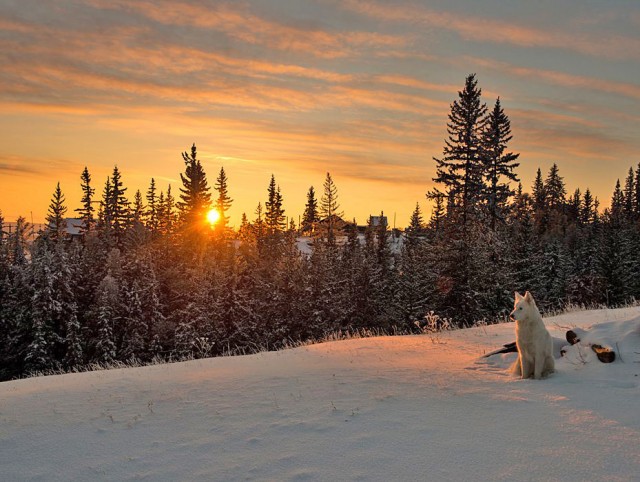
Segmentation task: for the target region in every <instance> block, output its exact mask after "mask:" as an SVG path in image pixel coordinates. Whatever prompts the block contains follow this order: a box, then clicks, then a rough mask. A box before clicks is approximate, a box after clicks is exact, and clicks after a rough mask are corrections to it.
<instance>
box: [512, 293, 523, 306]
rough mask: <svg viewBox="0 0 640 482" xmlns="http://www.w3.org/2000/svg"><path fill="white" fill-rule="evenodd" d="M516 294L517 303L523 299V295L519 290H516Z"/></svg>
mask: <svg viewBox="0 0 640 482" xmlns="http://www.w3.org/2000/svg"><path fill="white" fill-rule="evenodd" d="M514 296H515V298H516V303H517V302H518V301H520V300H521V299H522V295H521V294H520V293H518V292H517V291H516V292H515V294H514Z"/></svg>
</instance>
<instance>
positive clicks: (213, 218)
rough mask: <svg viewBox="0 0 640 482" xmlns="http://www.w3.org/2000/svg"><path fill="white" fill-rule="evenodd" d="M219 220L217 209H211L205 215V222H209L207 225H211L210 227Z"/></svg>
mask: <svg viewBox="0 0 640 482" xmlns="http://www.w3.org/2000/svg"><path fill="white" fill-rule="evenodd" d="M219 220H220V213H219V212H218V210H217V209H211V210H210V211H209V212H208V213H207V221H209V224H211V226H213V225H214V224H216V223H217V222H218V221H219Z"/></svg>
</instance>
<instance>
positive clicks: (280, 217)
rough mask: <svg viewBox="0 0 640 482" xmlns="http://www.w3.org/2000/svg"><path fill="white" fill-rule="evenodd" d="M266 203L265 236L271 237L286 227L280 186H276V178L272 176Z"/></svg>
mask: <svg viewBox="0 0 640 482" xmlns="http://www.w3.org/2000/svg"><path fill="white" fill-rule="evenodd" d="M267 194H268V198H267V202H266V203H265V213H264V218H265V227H266V229H267V234H268V235H270V236H273V235H275V234H277V233H279V232H281V231H283V230H284V229H285V227H286V223H285V216H284V209H283V207H282V194H281V193H280V186H276V178H275V176H274V175H273V174H272V175H271V181H269V187H268V189H267Z"/></svg>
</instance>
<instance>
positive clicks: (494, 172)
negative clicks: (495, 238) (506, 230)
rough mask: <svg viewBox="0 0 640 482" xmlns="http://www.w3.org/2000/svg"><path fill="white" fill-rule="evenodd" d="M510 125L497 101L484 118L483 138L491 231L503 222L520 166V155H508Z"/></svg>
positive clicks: (510, 136)
mask: <svg viewBox="0 0 640 482" xmlns="http://www.w3.org/2000/svg"><path fill="white" fill-rule="evenodd" d="M512 138H513V136H512V135H511V122H510V121H509V118H508V117H507V115H506V114H505V113H504V111H503V109H502V106H501V105H500V98H499V97H498V99H497V100H496V103H495V106H494V108H493V110H492V111H491V113H490V114H489V117H488V119H487V123H486V127H485V131H484V137H483V160H484V163H485V172H486V174H485V176H486V182H487V188H486V189H487V195H486V198H487V199H486V202H487V209H488V212H489V218H490V222H491V229H492V230H493V231H495V230H496V223H497V222H498V221H504V210H505V209H506V207H507V201H508V200H509V198H510V197H511V196H513V194H514V191H513V189H512V188H511V187H510V185H509V183H510V182H511V181H513V182H518V181H519V179H518V177H517V175H516V174H515V172H514V170H515V169H516V168H517V167H518V166H519V165H520V164H519V163H517V162H516V160H517V159H518V157H519V156H520V154H514V153H513V152H507V144H508V143H509V142H510V141H511V139H512Z"/></svg>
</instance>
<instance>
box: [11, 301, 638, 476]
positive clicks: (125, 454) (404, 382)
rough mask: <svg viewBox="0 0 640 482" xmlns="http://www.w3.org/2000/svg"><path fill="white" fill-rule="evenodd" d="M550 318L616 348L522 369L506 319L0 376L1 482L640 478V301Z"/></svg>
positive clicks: (574, 351)
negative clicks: (548, 371)
mask: <svg viewBox="0 0 640 482" xmlns="http://www.w3.org/2000/svg"><path fill="white" fill-rule="evenodd" d="M545 321H546V323H547V325H548V327H549V328H550V331H551V332H552V334H553V335H554V336H557V337H563V336H564V333H565V331H566V330H567V329H568V328H572V327H583V328H585V329H587V330H588V331H587V337H586V338H585V339H583V342H586V341H589V340H588V339H587V338H589V337H591V338H593V340H597V341H598V342H600V343H601V344H606V345H609V346H612V347H613V348H614V349H615V350H616V351H618V350H619V355H621V356H618V359H617V360H616V361H615V362H614V363H612V364H602V363H600V362H598V360H597V359H596V358H595V355H593V353H592V352H591V350H589V349H588V348H587V347H584V346H583V347H580V346H579V345H576V346H574V347H571V348H570V350H569V351H568V353H567V356H566V357H564V358H562V359H560V360H558V361H557V364H556V367H557V370H558V372H557V373H556V374H554V375H553V376H552V377H551V378H550V379H548V380H543V381H532V380H524V381H523V380H518V379H515V378H513V377H511V376H510V375H509V374H508V373H507V367H508V365H509V363H510V362H511V361H512V360H513V358H514V354H508V355H497V356H494V357H491V358H488V359H485V358H479V357H480V356H481V355H482V354H483V353H487V352H489V351H490V350H492V349H494V348H496V347H498V346H500V345H501V344H502V343H506V342H509V341H512V340H513V339H514V337H513V325H512V324H506V325H498V326H490V327H487V328H486V329H483V328H474V329H470V330H461V331H457V332H452V333H449V334H445V335H441V336H439V337H437V338H433V339H432V338H430V337H429V336H427V335H422V336H403V337H383V338H371V339H360V340H350V341H341V342H332V343H325V344H321V345H314V346H307V347H301V348H297V349H294V350H287V351H282V352H276V353H262V354H258V355H252V356H244V357H237V358H216V359H207V360H198V361H193V362H187V363H179V364H173V365H163V366H154V367H146V368H136V369H122V370H112V371H104V372H93V373H83V374H73V375H64V376H52V377H43V378H35V379H28V380H20V381H13V382H4V383H0V420H1V425H0V467H1V468H2V480H47V481H49V480H70V479H73V480H130V479H142V480H145V479H146V480H265V479H268V480H455V481H462V480H538V479H544V480H607V479H609V480H637V478H638V476H639V474H640V416H639V415H638V414H639V412H638V407H639V406H640V405H639V404H640V388H639V386H640V363H639V362H640V308H628V309H621V310H600V311H590V312H578V313H572V314H567V315H562V316H558V317H555V318H549V319H546V320H545ZM592 326H593V328H591V327H592ZM594 342H595V341H594ZM616 343H617V346H616Z"/></svg>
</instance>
